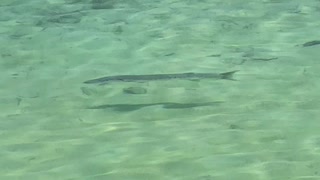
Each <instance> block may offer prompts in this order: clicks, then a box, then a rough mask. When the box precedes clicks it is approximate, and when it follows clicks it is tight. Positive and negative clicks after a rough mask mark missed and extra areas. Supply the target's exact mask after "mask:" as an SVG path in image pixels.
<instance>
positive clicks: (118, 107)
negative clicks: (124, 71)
mask: <svg viewBox="0 0 320 180" xmlns="http://www.w3.org/2000/svg"><path fill="white" fill-rule="evenodd" d="M221 103H222V101H215V102H204V103H173V102H161V103H150V104H104V105H99V106H90V107H87V109H112V110H114V111H119V112H127V111H135V110H139V109H142V108H145V107H150V106H160V107H162V108H164V109H188V108H196V107H203V106H216V105H219V104H221Z"/></svg>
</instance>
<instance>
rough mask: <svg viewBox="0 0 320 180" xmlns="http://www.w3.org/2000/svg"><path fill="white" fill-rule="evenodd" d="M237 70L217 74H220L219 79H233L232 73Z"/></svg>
mask: <svg viewBox="0 0 320 180" xmlns="http://www.w3.org/2000/svg"><path fill="white" fill-rule="evenodd" d="M238 71H239V70H235V71H229V72H224V73H220V74H219V76H220V78H221V79H228V80H235V79H234V78H233V74H234V73H236V72H238Z"/></svg>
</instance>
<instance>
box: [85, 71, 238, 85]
mask: <svg viewBox="0 0 320 180" xmlns="http://www.w3.org/2000/svg"><path fill="white" fill-rule="evenodd" d="M235 72H237V71H230V72H225V73H192V72H190V73H181V74H149V75H119V76H106V77H101V78H97V79H92V80H88V81H85V82H84V83H86V84H107V83H109V82H146V81H159V80H173V79H187V80H198V79H228V80H234V79H233V74H234V73H235Z"/></svg>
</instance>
